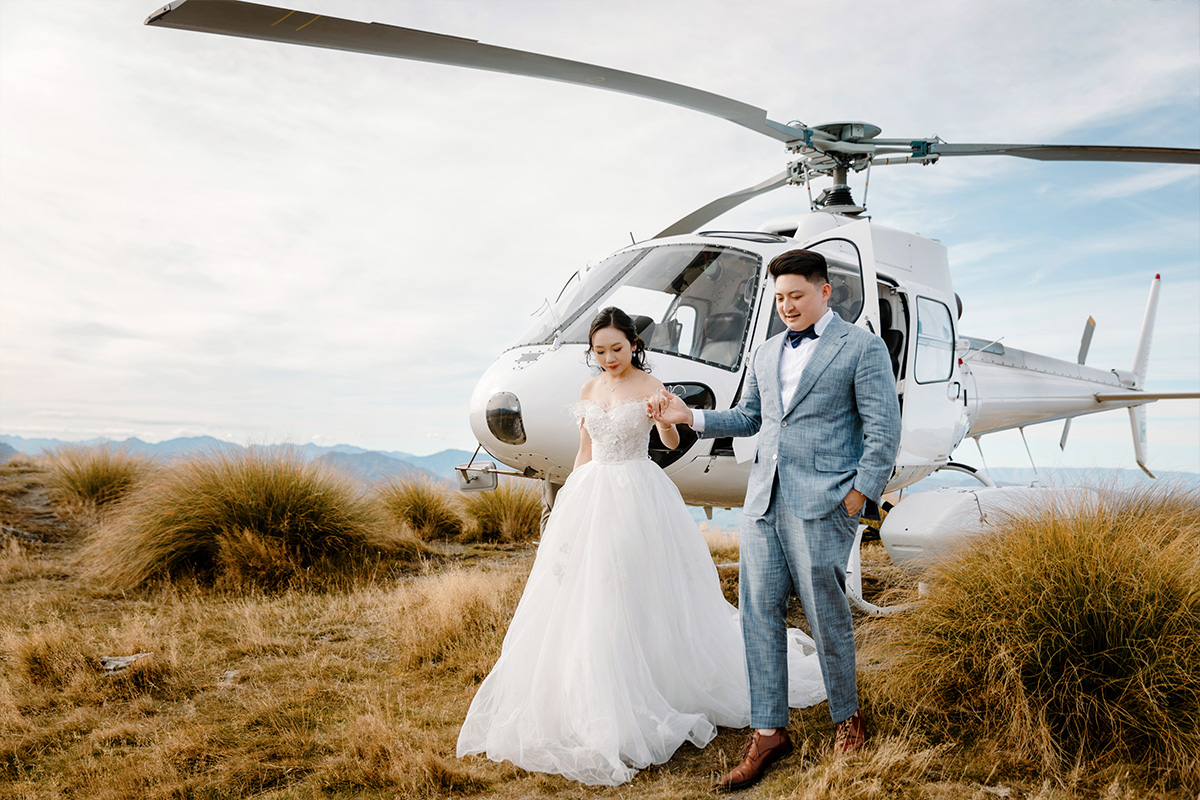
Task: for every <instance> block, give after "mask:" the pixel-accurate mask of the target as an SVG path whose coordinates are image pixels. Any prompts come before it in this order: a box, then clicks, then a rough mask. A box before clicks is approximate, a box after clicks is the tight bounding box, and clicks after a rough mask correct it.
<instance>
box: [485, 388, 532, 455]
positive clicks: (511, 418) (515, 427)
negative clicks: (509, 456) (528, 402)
mask: <svg viewBox="0 0 1200 800" xmlns="http://www.w3.org/2000/svg"><path fill="white" fill-rule="evenodd" d="M484 418H485V419H486V420H487V426H488V430H489V431H491V432H492V435H493V436H495V437H496V438H497V439H499V440H500V441H502V442H504V443H505V444H524V443H525V423H524V422H523V421H522V420H521V401H520V400H518V399H517V396H516V395H515V394H513V393H512V392H496V393H495V394H494V395H492V396H491V398H489V399H488V402H487V410H486V411H485V412H484Z"/></svg>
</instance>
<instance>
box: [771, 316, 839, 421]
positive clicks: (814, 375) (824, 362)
mask: <svg viewBox="0 0 1200 800" xmlns="http://www.w3.org/2000/svg"><path fill="white" fill-rule="evenodd" d="M847 327H848V326H847V325H846V323H845V322H843V320H842V318H841V317H839V316H837V314H836V313H835V314H834V316H833V319H831V320H830V321H829V326H828V327H826V328H825V333H824V335H823V336H821V337H820V338H819V339H818V340H817V349H816V350H815V351H813V354H812V358H810V359H809V360H808V363H807V364H806V365H805V366H804V372H802V373H801V374H800V383H799V384H798V385H797V386H796V393H795V394H793V395H792V396H791V398H790V399H789V400H788V402H787V403H786V405H785V407H784V410H783V416H785V417H786V416H787V415H788V414H790V413H792V411H793V410H794V409H795V408H796V406H798V405H800V401H801V400H803V399H804V397H805V395H807V394H808V393H809V392H810V391H812V388H813V386H815V385H816V383H817V380H818V379H819V378H820V377H821V374H822V373H823V372H825V368H826V367H828V366H829V364H830V363H831V362H832V361H833V359H834V357H835V356H837V354H838V351H839V350H841V349H842V345H844V344H845V343H846V336H847V335H848V334H849V330H848V329H847Z"/></svg>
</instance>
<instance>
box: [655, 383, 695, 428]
mask: <svg viewBox="0 0 1200 800" xmlns="http://www.w3.org/2000/svg"><path fill="white" fill-rule="evenodd" d="M646 413H647V414H649V415H650V416H652V417H654V419H655V421H657V422H665V423H668V424H671V425H691V424H692V410H691V409H690V408H688V407H687V405H685V404H684V402H683V399H682V398H681V397H680V396H679V395H677V394H671V393H670V392H668V391H667V390H666V389H660V390H659V392H658V394H656V395H652V396H651V397H650V398H649V399H648V400H647V401H646Z"/></svg>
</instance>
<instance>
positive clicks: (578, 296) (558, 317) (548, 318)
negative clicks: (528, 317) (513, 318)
mask: <svg viewBox="0 0 1200 800" xmlns="http://www.w3.org/2000/svg"><path fill="white" fill-rule="evenodd" d="M645 254H646V251H645V250H627V251H625V252H623V253H617V254H616V255H614V256H610V257H609V258H606V259H605V260H604V261H601V262H600V263H599V264H597V265H596V266H594V267H592V268H591V269H589V270H587V271H586V272H584V273H583V275H582V277H581V276H580V274H579V273H578V272H576V273H575V274H574V275H572V276H571V277H570V278H568V279H567V283H566V284H565V285H564V286H563V288H562V290H561V291H559V293H558V297H557V298H556V299H555V300H554V302H553V303H551V302H550V301H549V298H547V300H546V301H545V302H544V303H543V304H542V307H541V309H539V310H540V311H541V314H540V316H539V317H538V321H537V322H536V323H535V324H534V326H533V327H532V328H530V329H529V330H528V331H526V332H525V335H524V336H522V337H521V338H520V339H519V340H518V343H517V346H518V347H521V346H525V345H531V344H550V343H551V342H552V341H554V334H555V333H556V332H558V331H559V330H561V329H562V328H563V326H565V325H570V324H571V323H572V322H574V321H576V320H577V319H578V318H579V317H580V315H582V314H583V312H584V311H586V310H587V309H589V308H591V307H592V305H593V301H594V300H595V299H596V298H597V297H599V296H600V295H603V294H604V293H605V292H606V291H608V290H609V289H611V288H612V286H613V284H615V283H616V282H617V281H618V280H620V279H621V276H622V275H624V274H625V272H626V271H627V270H628V269H629V267H630V266H632V265H633V264H636V263H637V262H638V260H639V259H640V258H641V257H642V256H644V255H645ZM581 301H586V302H581ZM588 319H589V322H590V317H589V318H588Z"/></svg>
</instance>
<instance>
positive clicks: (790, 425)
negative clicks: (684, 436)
mask: <svg viewBox="0 0 1200 800" xmlns="http://www.w3.org/2000/svg"><path fill="white" fill-rule="evenodd" d="M785 340H786V334H782V333H781V334H779V335H778V336H773V337H771V338H770V339H768V340H767V341H766V342H764V343H763V344H762V346H761V347H759V348H758V349H757V350H756V351H755V352H754V355H753V356H752V357H751V360H750V366H749V368H748V370H747V376H746V387H745V391H744V392H743V393H742V399H741V401H740V402H739V403H738V404H737V405H736V406H735V407H733V408H731V409H729V410H728V411H706V412H705V413H704V433H703V435H704V436H705V437H706V438H718V437H722V436H735V437H736V436H753V435H754V434H755V433H757V434H758V450H757V452H755V454H754V465H753V466H752V468H751V470H750V483H749V486H748V487H747V488H746V503H745V506H744V511H745V513H746V514H748V515H750V516H756V517H758V516H762V515H763V514H765V513H766V512H767V507H768V506H769V505H770V502H771V487H772V486H773V485H774V483H775V479H776V476H778V478H779V491H780V492H781V493H782V494H783V499H784V502H785V503H786V504H787V507H788V509H789V510H790V511H791V513H793V514H795V515H796V516H798V517H801V518H803V519H820V518H822V517H826V516H828V515H829V514H830V513H832V512H833V511H834V509H835V508H836V507H837V504H838V503H840V502H842V500H843V499H844V498H845V497H846V495H847V494H849V493H850V489H851V488H854V489H857V490H858V491H860V492H862V493H863V494H864V495H866V496H867V497H869V498H870V499H872V500H874V501H875V502H879V500H880V497H881V496H882V495H883V489H884V487H885V486H886V485H887V482H888V480H889V479H890V478H891V476H892V470H893V468H894V467H895V464H896V452H897V450H898V449H899V446H900V404H899V402H898V401H897V399H896V382H895V378H894V377H893V376H892V367H891V359H890V358H889V356H888V352H887V347H886V346H885V345H884V343H883V340H882V339H880V338H879V337H877V336H875V335H873V334H871V333H869V332H868V331H865V330H863V329H862V328H858V327H855V326H854V325H851V324H849V323H847V322H846V321H844V320H843V319H842V318H841V317H839V316H837V315H836V314H834V317H833V319H832V320H830V322H829V325H828V327H826V329H825V333H824V334H823V335H822V336H821V337H820V338H819V339H818V340H817V347H816V349H815V350H814V351H813V354H812V358H811V360H810V361H809V362H808V364H807V365H806V366H805V368H804V372H803V373H802V374H801V377H800V384H799V385H798V386H797V387H796V393H795V394H794V395H793V396H792V397H790V398H788V399H787V401H786V402H787V406H786V408H785V407H784V402H785V400H784V398H783V397H782V396H781V394H780V391H781V390H780V386H779V361H780V354H781V351H782V348H783V346H784V342H785Z"/></svg>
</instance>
